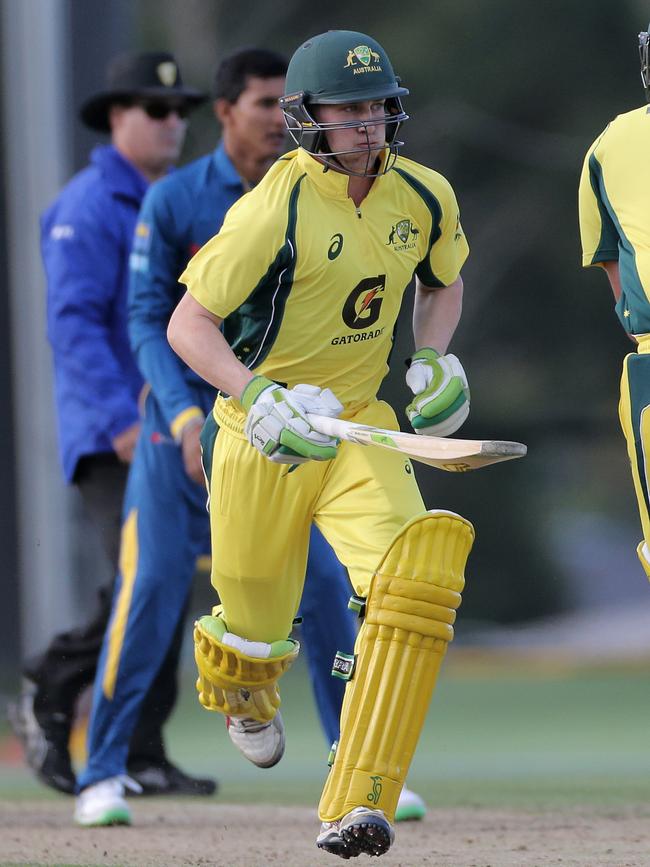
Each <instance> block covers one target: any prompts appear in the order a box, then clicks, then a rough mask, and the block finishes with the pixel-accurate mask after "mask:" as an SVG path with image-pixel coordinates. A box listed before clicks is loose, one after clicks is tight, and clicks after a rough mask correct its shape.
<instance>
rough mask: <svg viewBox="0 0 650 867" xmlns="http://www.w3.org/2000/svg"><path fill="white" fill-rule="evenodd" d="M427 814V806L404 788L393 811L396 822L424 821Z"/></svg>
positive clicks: (418, 797)
mask: <svg viewBox="0 0 650 867" xmlns="http://www.w3.org/2000/svg"><path fill="white" fill-rule="evenodd" d="M426 812H427V805H426V804H425V803H424V801H423V800H422V798H421V797H420V796H419V795H417V794H416V793H415V792H412V791H411V790H410V789H407V788H406V786H404V788H403V789H402V791H401V792H400V796H399V801H398V802H397V808H396V810H395V821H396V822H408V821H413V820H417V819H424V817H425V815H426Z"/></svg>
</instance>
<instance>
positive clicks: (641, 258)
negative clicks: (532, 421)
mask: <svg viewBox="0 0 650 867" xmlns="http://www.w3.org/2000/svg"><path fill="white" fill-rule="evenodd" d="M649 29H650V28H649ZM649 44H650V36H649V35H648V32H647V31H643V32H642V33H640V34H639V47H640V53H641V76H642V79H643V83H644V86H645V90H646V97H647V98H648V101H649V102H650V67H649V59H648V50H649ZM648 153H650V108H649V107H648V106H647V105H644V106H641V107H640V108H636V109H634V110H633V111H629V112H627V113H626V114H621V115H619V116H618V117H616V118H615V119H614V120H613V121H612V122H611V123H610V124H609V125H608V126H607V127H606V129H605V130H604V131H603V132H602V133H601V134H600V135H599V136H598V138H597V139H596V141H595V142H594V143H593V144H592V146H591V147H590V148H589V151H588V152H587V155H586V157H585V161H584V166H583V170H582V176H581V178H580V190H579V209H580V234H581V239H582V264H583V265H584V267H590V266H592V265H595V266H599V267H601V268H603V269H604V270H605V272H606V274H607V276H608V278H609V281H610V284H611V287H612V291H613V293H614V297H615V299H616V313H617V315H618V318H619V320H620V322H621V324H622V326H623V328H624V329H625V331H626V332H627V334H628V335H630V337H631V338H632V340H633V341H634V342H635V343H636V344H637V351H636V352H631V353H630V354H629V355H627V356H626V357H625V359H624V361H623V374H622V378H621V398H620V404H619V418H620V422H621V427H622V428H623V433H624V434H625V439H626V441H627V451H628V455H629V458H630V463H631V466H632V477H633V480H634V488H635V491H636V496H637V501H638V504H639V513H640V516H641V525H642V529H643V541H642V542H640V543H639V546H638V548H637V553H638V555H639V559H640V561H641V565H642V566H643V569H644V570H645V573H646V575H647V576H648V578H650V488H649V485H648V469H649V467H648V463H647V450H648V449H649V448H650V215H649V213H648V199H649V196H650V160H649V159H648Z"/></svg>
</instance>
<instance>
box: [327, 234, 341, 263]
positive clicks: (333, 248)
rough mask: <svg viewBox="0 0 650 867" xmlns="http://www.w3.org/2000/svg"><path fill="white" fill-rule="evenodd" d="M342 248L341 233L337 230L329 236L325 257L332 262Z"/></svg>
mask: <svg viewBox="0 0 650 867" xmlns="http://www.w3.org/2000/svg"><path fill="white" fill-rule="evenodd" d="M342 249H343V235H342V234H341V233H340V232H337V233H336V234H335V235H332V237H331V238H330V245H329V249H328V251H327V258H328V259H329V260H330V262H333V261H334V259H336V257H337V256H338V255H339V253H340V252H341V250H342Z"/></svg>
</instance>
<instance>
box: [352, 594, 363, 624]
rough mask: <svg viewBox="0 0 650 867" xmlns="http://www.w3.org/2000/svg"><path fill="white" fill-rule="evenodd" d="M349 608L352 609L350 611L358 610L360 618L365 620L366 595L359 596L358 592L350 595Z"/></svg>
mask: <svg viewBox="0 0 650 867" xmlns="http://www.w3.org/2000/svg"><path fill="white" fill-rule="evenodd" d="M348 608H349V609H350V611H356V612H357V614H358V615H359V619H360V620H363V618H364V617H365V616H366V597H365V596H357V595H356V593H355V594H354V595H352V596H350V601H349V602H348Z"/></svg>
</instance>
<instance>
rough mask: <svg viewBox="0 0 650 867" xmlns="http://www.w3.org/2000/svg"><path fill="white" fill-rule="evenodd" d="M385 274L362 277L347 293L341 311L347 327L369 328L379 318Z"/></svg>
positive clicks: (384, 286)
mask: <svg viewBox="0 0 650 867" xmlns="http://www.w3.org/2000/svg"><path fill="white" fill-rule="evenodd" d="M385 288H386V275H385V274H377V276H376V277H364V279H363V280H361V281H360V282H359V283H357V285H356V286H355V287H354V289H353V290H352V292H350V294H349V295H348V297H347V298H346V300H345V304H344V305H343V310H342V311H341V316H342V317H343V321H344V322H345V324H346V325H347V326H348V328H355V329H360V328H369V327H370V326H371V325H374V324H375V322H376V321H377V320H378V319H379V313H380V311H381V305H382V302H383V300H384V289H385Z"/></svg>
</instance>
